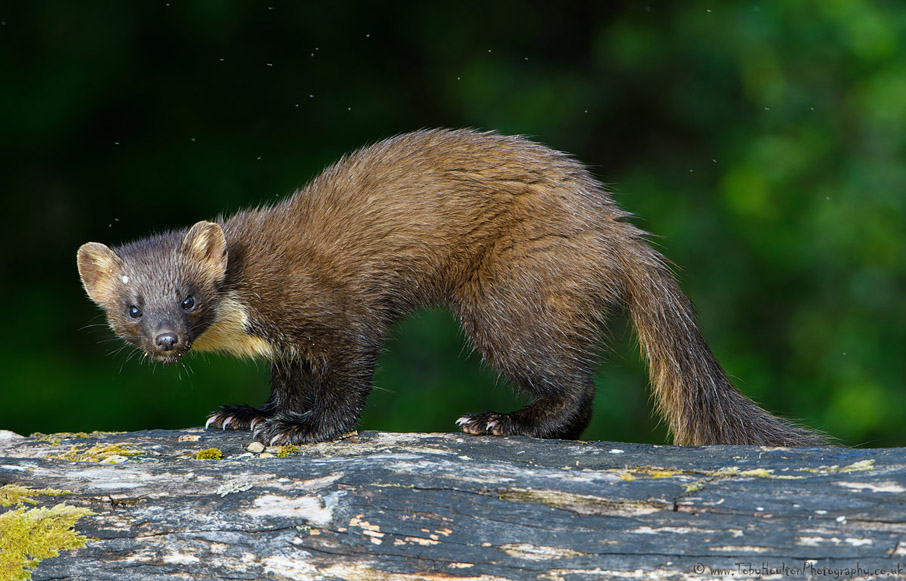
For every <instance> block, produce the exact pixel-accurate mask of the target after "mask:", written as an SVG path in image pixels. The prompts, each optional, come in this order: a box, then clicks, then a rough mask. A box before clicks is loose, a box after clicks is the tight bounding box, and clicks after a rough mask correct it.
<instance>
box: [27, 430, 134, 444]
mask: <svg viewBox="0 0 906 581" xmlns="http://www.w3.org/2000/svg"><path fill="white" fill-rule="evenodd" d="M122 433H123V432H91V433H90V434H89V433H86V432H55V433H53V434H42V433H41V432H35V433H34V434H31V435H30V436H29V438H35V439H36V440H38V441H39V442H47V443H48V444H50V445H51V446H59V445H60V442H62V441H63V440H72V439H74V438H100V437H102V436H109V435H111V434H122Z"/></svg>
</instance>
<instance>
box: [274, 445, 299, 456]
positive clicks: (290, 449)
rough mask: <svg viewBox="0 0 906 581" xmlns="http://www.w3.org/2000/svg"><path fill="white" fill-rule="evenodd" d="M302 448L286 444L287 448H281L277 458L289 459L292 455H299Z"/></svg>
mask: <svg viewBox="0 0 906 581" xmlns="http://www.w3.org/2000/svg"><path fill="white" fill-rule="evenodd" d="M300 450H301V448H299V446H296V445H293V444H286V445H285V446H280V448H279V449H278V450H277V456H278V457H280V458H288V457H289V456H291V455H292V454H297V453H298V452H299V451H300Z"/></svg>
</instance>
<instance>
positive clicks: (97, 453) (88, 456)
mask: <svg viewBox="0 0 906 581" xmlns="http://www.w3.org/2000/svg"><path fill="white" fill-rule="evenodd" d="M139 454H144V452H142V451H140V450H132V449H131V448H129V446H128V445H127V444H98V445H96V446H92V447H90V448H88V449H85V448H84V447H82V446H70V448H69V450H67V451H66V452H63V453H62V454H60V455H58V456H51V457H52V458H57V459H59V460H69V461H71V462H102V463H105V464H116V463H118V462H122V461H124V460H126V459H127V458H126V457H127V456H137V455H139Z"/></svg>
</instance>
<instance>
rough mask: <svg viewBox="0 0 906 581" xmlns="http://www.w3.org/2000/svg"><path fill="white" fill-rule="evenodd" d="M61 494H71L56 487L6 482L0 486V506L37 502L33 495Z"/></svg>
mask: <svg viewBox="0 0 906 581" xmlns="http://www.w3.org/2000/svg"><path fill="white" fill-rule="evenodd" d="M61 494H72V493H71V492H70V491H68V490H57V489H56V488H29V487H27V486H20V485H18V484H6V485H4V486H0V506H13V505H14V504H15V505H17V506H22V505H23V504H38V501H37V500H35V499H34V498H33V497H35V496H39V495H40V496H60V495H61Z"/></svg>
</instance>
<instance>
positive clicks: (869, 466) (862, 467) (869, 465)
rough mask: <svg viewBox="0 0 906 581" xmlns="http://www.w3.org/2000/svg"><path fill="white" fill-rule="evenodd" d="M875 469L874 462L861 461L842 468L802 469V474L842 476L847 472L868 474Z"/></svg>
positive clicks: (820, 467)
mask: <svg viewBox="0 0 906 581" xmlns="http://www.w3.org/2000/svg"><path fill="white" fill-rule="evenodd" d="M874 469H875V461H874V460H859V461H858V462H853V463H852V464H849V465H848V466H844V467H843V468H841V467H840V466H839V465H837V464H834V465H833V466H819V467H817V468H800V469H799V470H801V471H802V472H811V473H813V474H840V473H845V472H867V471H869V470H874Z"/></svg>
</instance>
